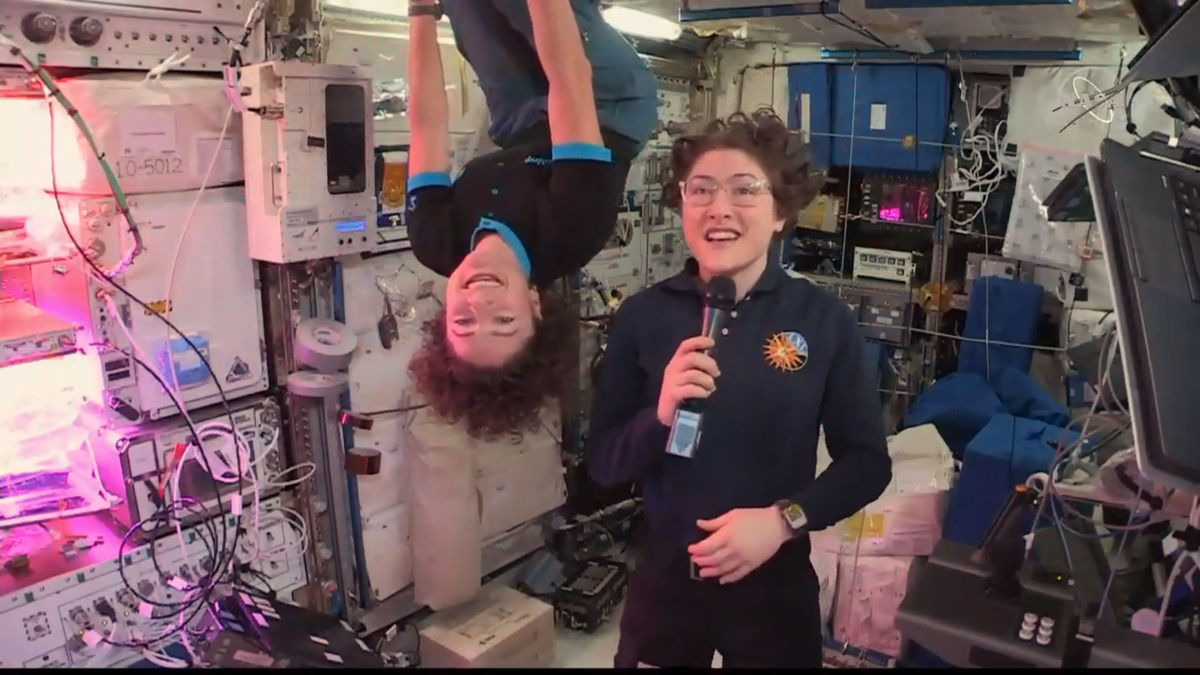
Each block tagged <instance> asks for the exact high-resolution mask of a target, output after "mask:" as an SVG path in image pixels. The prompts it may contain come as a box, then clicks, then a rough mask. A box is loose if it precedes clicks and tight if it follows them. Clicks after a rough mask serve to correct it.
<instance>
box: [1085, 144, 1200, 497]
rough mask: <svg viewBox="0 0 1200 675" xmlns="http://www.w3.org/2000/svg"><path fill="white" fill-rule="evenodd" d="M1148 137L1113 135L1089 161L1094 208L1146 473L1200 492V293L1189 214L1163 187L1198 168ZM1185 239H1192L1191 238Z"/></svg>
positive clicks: (1191, 180)
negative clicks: (1185, 165)
mask: <svg viewBox="0 0 1200 675" xmlns="http://www.w3.org/2000/svg"><path fill="white" fill-rule="evenodd" d="M1165 148H1166V146H1165V145H1164V144H1162V143H1157V144H1155V143H1152V142H1150V140H1149V139H1143V141H1141V142H1139V143H1138V144H1137V145H1135V146H1134V147H1132V148H1130V147H1126V146H1124V145H1121V144H1119V143H1116V142H1115V141H1111V140H1108V141H1105V142H1104V143H1103V144H1102V146H1101V157H1095V156H1090V157H1087V158H1086V160H1085V162H1084V164H1085V167H1086V170H1087V179H1088V183H1089V185H1090V190H1091V194H1092V200H1093V202H1094V204H1095V209H1096V229H1097V231H1099V233H1100V238H1101V242H1102V244H1103V250H1104V261H1105V264H1106V266H1107V268H1108V277H1109V279H1108V280H1109V286H1110V289H1111V293H1112V298H1113V309H1114V311H1115V314H1116V326H1117V336H1118V337H1119V339H1120V345H1121V357H1122V358H1121V364H1120V365H1121V367H1123V369H1124V371H1125V382H1126V383H1127V387H1126V391H1127V393H1128V400H1129V412H1130V419H1131V422H1132V427H1133V439H1134V451H1135V455H1136V456H1137V460H1138V469H1139V470H1140V471H1141V473H1142V474H1143V475H1144V476H1146V478H1148V479H1150V480H1152V481H1154V482H1155V483H1158V484H1160V485H1163V486H1166V487H1172V488H1176V489H1180V490H1185V491H1187V492H1189V493H1194V494H1200V445H1197V444H1196V443H1195V437H1194V435H1193V433H1192V427H1191V419H1192V417H1193V414H1194V407H1193V406H1194V403H1193V400H1192V397H1191V396H1190V394H1189V392H1193V391H1195V389H1194V387H1195V383H1196V382H1197V381H1200V359H1197V358H1196V356H1195V350H1194V348H1193V347H1192V344H1191V343H1192V341H1193V339H1194V336H1195V335H1196V334H1197V333H1200V299H1193V297H1190V296H1191V295H1192V294H1191V292H1190V283H1191V282H1190V281H1188V282H1187V283H1185V281H1186V280H1187V271H1188V270H1187V269H1186V265H1185V263H1184V262H1183V256H1185V255H1187V256H1191V255H1192V250H1191V248H1190V247H1188V248H1185V245H1186V244H1181V240H1180V237H1181V236H1186V230H1183V232H1182V233H1181V232H1180V229H1181V228H1182V227H1183V225H1184V223H1183V221H1181V220H1180V219H1179V217H1178V216H1176V215H1173V211H1174V210H1175V208H1176V204H1175V198H1174V197H1172V196H1170V195H1169V194H1164V193H1166V192H1167V190H1168V188H1167V187H1164V186H1166V185H1168V183H1170V182H1171V181H1177V180H1185V181H1187V182H1188V183H1189V184H1191V185H1196V183H1195V180H1196V179H1195V178H1193V177H1191V176H1190V175H1186V174H1190V173H1192V172H1189V171H1186V170H1175V169H1173V168H1172V166H1171V165H1170V164H1168V163H1165V162H1162V161H1159V160H1156V159H1152V158H1149V157H1147V156H1146V154H1150V155H1151V156H1155V155H1157V153H1159V152H1162V151H1164V150H1165ZM1182 241H1183V242H1187V241H1188V240H1187V239H1183V240H1182Z"/></svg>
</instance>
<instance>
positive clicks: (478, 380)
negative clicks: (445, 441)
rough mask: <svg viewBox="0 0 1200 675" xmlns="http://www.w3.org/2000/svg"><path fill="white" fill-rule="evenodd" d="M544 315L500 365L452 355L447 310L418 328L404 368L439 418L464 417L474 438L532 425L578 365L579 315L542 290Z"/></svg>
mask: <svg viewBox="0 0 1200 675" xmlns="http://www.w3.org/2000/svg"><path fill="white" fill-rule="evenodd" d="M541 306H542V318H541V319H540V320H538V322H537V324H536V325H535V326H534V333H533V338H532V339H531V340H530V342H529V344H527V345H525V348H524V349H523V350H521V352H520V353H519V354H517V356H516V357H514V358H513V359H512V360H510V361H509V362H508V363H506V364H505V365H504V366H501V367H500V368H480V367H478V366H473V365H471V364H469V363H467V362H465V361H463V360H462V359H459V358H458V357H456V356H455V355H454V352H453V350H452V349H451V348H450V343H449V342H448V341H447V340H446V312H445V310H444V309H443V310H442V311H441V312H438V315H437V316H436V317H434V318H433V319H431V320H429V321H427V322H426V323H425V325H424V326H423V327H422V331H423V332H424V333H425V340H424V342H423V343H422V345H421V348H420V349H419V350H418V351H417V353H416V355H415V356H414V357H413V359H412V361H410V362H409V364H408V372H409V374H410V375H412V378H413V380H414V382H415V383H416V387H417V391H418V393H420V394H421V395H422V396H423V397H424V398H425V401H426V402H427V403H428V404H429V407H430V408H431V409H432V410H433V412H434V413H436V414H437V415H438V416H439V417H441V418H442V419H444V420H445V421H447V422H449V423H450V424H458V423H459V422H463V423H464V424H465V426H466V431H467V433H468V434H470V435H471V436H472V437H474V438H479V439H484V440H487V439H491V438H495V437H498V436H503V435H505V434H510V433H514V432H517V433H520V432H522V431H532V430H535V429H536V428H537V427H538V425H539V420H540V413H541V411H542V408H543V407H544V406H545V405H546V403H547V402H548V401H550V400H552V399H554V398H556V397H558V396H561V395H563V394H564V393H565V391H566V388H565V385H566V383H567V381H568V380H567V377H568V376H569V375H570V373H571V372H572V369H573V368H575V367H577V364H578V352H579V348H578V344H577V342H576V338H577V337H578V335H577V334H578V330H579V328H578V319H577V317H576V316H575V313H574V312H573V311H572V309H571V307H570V306H569V305H568V303H567V302H566V300H565V299H564V298H563V297H562V296H561V295H559V294H558V293H556V292H554V291H548V290H543V291H542V292H541Z"/></svg>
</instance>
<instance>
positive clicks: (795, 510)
mask: <svg viewBox="0 0 1200 675" xmlns="http://www.w3.org/2000/svg"><path fill="white" fill-rule="evenodd" d="M783 514H784V515H785V516H786V517H787V519H788V520H791V521H796V520H800V519H801V518H803V517H804V510H803V509H801V508H800V505H799V504H788V506H787V509H786V510H784V512H783Z"/></svg>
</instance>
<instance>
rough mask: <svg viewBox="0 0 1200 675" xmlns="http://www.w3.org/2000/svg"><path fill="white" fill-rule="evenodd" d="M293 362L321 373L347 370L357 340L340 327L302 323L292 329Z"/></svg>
mask: <svg viewBox="0 0 1200 675" xmlns="http://www.w3.org/2000/svg"><path fill="white" fill-rule="evenodd" d="M295 347H296V361H298V362H299V363H300V364H302V365H305V366H308V367H309V368H312V369H314V370H316V371H317V372H321V373H336V372H338V371H339V370H345V369H346V368H348V367H349V366H350V359H352V358H354V350H355V349H356V348H358V338H357V337H355V336H354V333H352V332H350V329H349V328H348V327H347V326H346V325H345V324H342V323H338V322H337V321H331V320H329V319H305V320H304V321H301V322H300V325H299V326H297V327H296V340H295Z"/></svg>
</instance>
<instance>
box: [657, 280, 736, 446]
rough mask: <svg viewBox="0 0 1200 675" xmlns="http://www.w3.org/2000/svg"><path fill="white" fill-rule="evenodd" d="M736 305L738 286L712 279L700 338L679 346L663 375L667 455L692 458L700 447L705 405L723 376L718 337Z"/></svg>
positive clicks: (661, 409) (660, 405)
mask: <svg viewBox="0 0 1200 675" xmlns="http://www.w3.org/2000/svg"><path fill="white" fill-rule="evenodd" d="M736 303H737V285H736V284H735V283H734V282H733V279H730V278H729V277H713V278H712V279H710V280H709V282H708V285H707V286H706V287H705V292H704V318H703V321H702V322H701V326H700V336H699V337H694V338H691V339H690V340H685V341H684V342H683V344H681V345H679V350H678V351H676V352H675V357H674V358H672V359H671V363H669V364H668V365H667V369H666V372H665V373H664V374H663V388H662V392H661V393H660V394H659V399H658V420H659V421H660V422H662V423H663V424H664V425H670V427H671V435H670V436H669V437H668V438H667V454H671V455H675V456H677V457H684V458H691V456H692V454H693V453H694V452H695V451H696V446H698V445H699V444H700V431H701V429H700V427H701V423H702V421H703V419H704V411H703V407H702V405H701V404H702V403H703V402H704V400H705V399H707V398H708V397H709V396H710V395H712V392H713V390H714V389H716V386H717V385H716V378H717V377H718V376H719V375H720V374H721V371H720V370H719V369H718V368H717V361H716V359H715V358H714V356H715V349H716V346H717V344H716V337H717V336H718V335H720V334H721V329H722V328H724V326H725V323H726V322H727V321H728V320H729V313H730V312H731V311H733V306H734V305H735V304H736Z"/></svg>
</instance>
